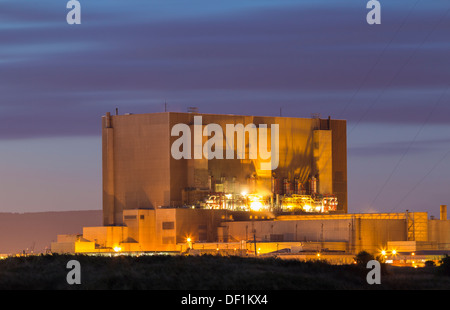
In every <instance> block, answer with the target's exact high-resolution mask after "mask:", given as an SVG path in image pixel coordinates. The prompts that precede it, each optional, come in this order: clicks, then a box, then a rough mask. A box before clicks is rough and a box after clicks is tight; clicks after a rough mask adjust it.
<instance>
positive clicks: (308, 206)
mask: <svg viewBox="0 0 450 310" xmlns="http://www.w3.org/2000/svg"><path fill="white" fill-rule="evenodd" d="M303 209H305V211H306V212H309V211H311V206H310V205H305V206H304V207H303Z"/></svg>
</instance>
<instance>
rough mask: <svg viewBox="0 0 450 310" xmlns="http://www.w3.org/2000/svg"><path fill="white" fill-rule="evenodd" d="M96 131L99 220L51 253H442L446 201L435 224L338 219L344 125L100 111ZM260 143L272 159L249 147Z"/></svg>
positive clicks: (409, 215) (423, 216)
mask: <svg viewBox="0 0 450 310" xmlns="http://www.w3.org/2000/svg"><path fill="white" fill-rule="evenodd" d="M210 125H212V127H209V126H210ZM240 125H242V126H241V127H239V126H240ZM227 126H228V127H227ZM230 126H231V127H230ZM211 128H212V129H214V130H211ZM227 129H228V130H227ZM239 129H241V131H239ZM261 129H262V130H267V132H268V133H269V134H268V135H267V136H266V137H265V138H267V140H266V141H265V143H264V139H262V140H258V139H259V137H260V136H261V133H262V132H263V131H261ZM220 130H223V132H220ZM252 130H254V131H252ZM213 131H214V135H213V134H212V133H213ZM230 131H231V134H230ZM276 131H277V132H278V135H272V133H274V132H276ZM240 134H243V135H241V138H242V139H241V140H239V139H240V138H239V135H240ZM252 134H255V135H256V137H257V138H258V139H255V140H252V139H251V137H252ZM102 135H103V216H104V223H103V224H104V225H103V226H100V227H85V228H84V229H83V234H82V235H73V236H70V235H69V236H67V235H61V236H58V242H55V243H53V244H52V251H54V252H58V253H64V252H71V253H112V252H127V253H142V252H155V251H156V252H161V251H166V252H175V253H180V252H184V251H186V250H187V249H190V251H191V253H194V252H197V253H200V252H211V251H212V252H220V253H228V254H230V253H231V254H240V255H265V254H270V253H272V254H274V253H276V254H277V255H281V254H280V253H284V254H285V256H286V255H287V256H289V257H297V258H308V255H310V256H311V255H312V257H315V255H316V254H317V253H321V255H322V257H323V255H328V257H327V259H328V260H330V261H335V262H340V263H342V262H346V263H348V262H351V260H352V257H353V256H354V255H355V254H356V253H358V252H359V251H362V250H365V251H368V252H371V253H374V254H375V253H378V252H379V251H380V250H381V249H389V248H391V249H392V248H396V249H398V250H399V251H401V250H404V251H406V252H408V251H409V252H411V251H431V250H434V251H436V250H439V251H441V252H442V251H450V221H449V220H447V210H446V207H445V206H441V217H440V219H429V218H428V214H427V213H425V212H404V213H382V214H349V213H348V210H347V153H346V122H345V121H343V120H333V119H330V118H328V119H320V118H311V119H303V118H288V117H257V116H236V115H211V114H198V113H155V114H140V115H111V114H109V113H107V114H106V115H105V116H104V117H103V118H102ZM263 136H264V135H263ZM212 138H216V139H215V140H214V142H215V143H214V144H213V147H212V144H211V143H210V142H211V141H212V140H211V139H212ZM180 139H181V140H180ZM274 140H276V141H274ZM208 141H209V142H208ZM252 141H253V142H252ZM255 141H257V143H254V142H255ZM196 142H197V143H196ZM219 142H220V143H219ZM275 142H276V143H275ZM261 143H262V145H263V150H264V147H266V149H267V150H268V148H267V147H268V146H270V152H269V153H270V155H271V156H270V158H269V157H267V156H261V155H262V154H263V152H262V150H261V149H259V148H255V149H254V148H253V147H255V145H254V144H257V145H258V146H259V145H261ZM197 147H200V148H199V149H197ZM211 153H214V154H215V155H216V158H211V157H210V156H209V155H210V154H211ZM252 153H257V155H256V156H252ZM276 153H277V154H276ZM220 154H222V157H223V159H220V157H221V156H220ZM239 154H240V155H239ZM217 157H219V158H217ZM274 157H276V162H275V163H276V164H275V165H274V161H273V158H274ZM268 162H269V163H270V164H271V165H270V168H274V169H267V167H269V166H267V165H265V166H264V164H267V163H268ZM264 167H265V168H264ZM263 168H264V169H263ZM330 201H331V202H333V203H330ZM309 258H310V257H309Z"/></svg>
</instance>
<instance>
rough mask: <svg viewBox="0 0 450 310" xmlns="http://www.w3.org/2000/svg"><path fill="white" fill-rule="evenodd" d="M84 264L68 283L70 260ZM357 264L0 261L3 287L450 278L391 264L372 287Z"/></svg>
mask: <svg viewBox="0 0 450 310" xmlns="http://www.w3.org/2000/svg"><path fill="white" fill-rule="evenodd" d="M73 259H76V260H78V261H79V262H80V266H81V284H80V285H69V284H68V283H67V281H66V276H67V274H68V272H69V271H70V269H67V268H66V265H67V262H69V261H70V260H73ZM368 271H369V270H368V269H365V268H363V267H360V266H357V265H346V266H336V265H329V264H326V263H324V262H299V261H288V260H280V259H255V258H242V257H222V256H197V257H196V256H141V257H129V256H118V257H92V256H66V255H41V256H30V257H13V258H7V259H4V260H1V261H0V289H1V290H74V289H78V290H79V289H82V290H366V289H370V290H374V289H386V290H405V289H408V290H431V289H433V290H437V289H450V277H449V276H445V275H442V274H441V273H439V272H438V271H439V269H438V268H437V267H427V268H417V269H414V268H405V267H401V268H400V267H397V268H394V267H392V266H386V268H385V272H383V274H382V276H381V285H369V284H367V282H366V275H367V272H368Z"/></svg>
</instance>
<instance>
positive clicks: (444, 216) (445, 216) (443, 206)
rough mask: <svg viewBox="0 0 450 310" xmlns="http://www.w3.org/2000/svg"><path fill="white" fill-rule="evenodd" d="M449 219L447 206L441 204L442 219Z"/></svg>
mask: <svg viewBox="0 0 450 310" xmlns="http://www.w3.org/2000/svg"><path fill="white" fill-rule="evenodd" d="M445 220H447V206H446V205H441V221H445Z"/></svg>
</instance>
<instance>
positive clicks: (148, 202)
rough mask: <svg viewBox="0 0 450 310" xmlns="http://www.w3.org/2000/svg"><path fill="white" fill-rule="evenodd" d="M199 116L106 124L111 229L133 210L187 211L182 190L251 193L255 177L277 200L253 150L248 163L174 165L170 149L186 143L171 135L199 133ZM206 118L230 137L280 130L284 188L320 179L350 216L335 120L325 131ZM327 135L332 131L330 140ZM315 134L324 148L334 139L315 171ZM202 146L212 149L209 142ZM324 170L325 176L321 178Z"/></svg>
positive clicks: (280, 120) (284, 121)
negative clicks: (179, 127)
mask: <svg viewBox="0 0 450 310" xmlns="http://www.w3.org/2000/svg"><path fill="white" fill-rule="evenodd" d="M194 116H195V115H194V114H192V113H172V112H171V113H154V114H137V115H113V116H108V115H107V116H104V117H103V118H102V135H103V140H102V141H103V142H102V143H103V146H102V147H103V149H102V150H103V212H104V213H103V215H104V221H103V223H104V225H121V224H123V222H122V219H123V210H126V209H149V208H158V207H160V206H166V207H172V206H180V205H182V204H183V190H185V189H186V188H189V187H199V188H203V189H204V188H207V189H208V187H209V186H210V184H211V182H221V181H227V183H226V184H231V182H233V184H234V186H236V187H238V188H239V189H240V190H242V189H244V188H245V187H248V186H250V185H249V179H250V177H251V176H257V179H256V183H255V184H256V186H257V188H258V190H260V191H263V190H265V191H268V192H270V190H271V187H272V182H271V171H263V170H261V169H260V165H261V162H263V161H262V160H260V159H255V160H252V159H248V154H249V153H248V152H249V150H248V146H247V148H246V155H247V157H246V158H245V159H237V155H236V154H235V158H236V159H227V160H220V159H212V160H205V159H200V160H196V159H195V160H194V159H192V160H189V159H180V160H176V159H174V158H172V156H171V152H170V150H171V145H172V143H173V142H175V141H176V140H177V139H178V138H179V137H177V136H174V137H171V128H172V127H173V126H174V125H176V124H179V123H183V124H187V125H189V126H191V128H193V127H194V126H193V120H194ZM201 116H202V123H203V125H207V124H211V123H215V124H218V125H220V126H221V127H222V128H223V130H224V132H225V128H226V125H227V124H243V125H244V126H245V125H248V124H255V125H256V126H257V127H258V126H259V125H261V124H265V125H267V127H268V128H270V127H271V125H273V124H278V125H279V130H280V136H279V137H280V139H279V140H280V141H279V151H280V154H279V167H278V168H277V169H276V170H275V171H274V172H275V174H276V176H277V178H278V180H279V182H282V180H283V179H284V178H288V179H289V180H290V181H291V182H293V180H294V178H298V179H299V180H300V182H302V183H303V184H304V185H305V187H306V188H308V187H309V185H308V178H309V177H310V176H311V175H315V174H316V173H317V172H318V173H319V180H322V183H320V181H319V184H320V185H319V186H320V189H321V190H322V191H327V193H322V194H329V193H328V191H331V190H335V191H336V194H337V196H338V199H339V206H338V209H339V210H340V211H341V212H344V213H346V212H347V158H346V147H347V145H346V122H345V121H341V120H330V121H329V122H328V121H327V122H326V126H325V127H324V125H323V124H322V121H321V120H319V119H300V118H287V117H257V116H236V115H214V114H201ZM203 127H204V126H203ZM203 127H202V128H203ZM328 129H329V130H330V131H329V132H327V133H325V132H326V131H328ZM315 130H319V131H320V132H322V135H321V136H323V137H322V138H324V139H321V141H322V140H323V141H325V136H327V137H328V139H326V141H325V142H327V143H325V144H326V146H327V148H326V150H327V154H328V155H327V156H328V157H327V158H325V157H323V158H322V159H326V160H325V161H323V160H322V159H321V160H319V162H318V163H320V165H319V166H320V167H316V166H315V165H314V158H313V139H314V137H313V133H314V131H315ZM330 132H331V136H330ZM225 136H226V135H225V134H224V147H225V146H226V139H225ZM269 137H270V132H269ZM192 139H193V137H192ZM202 139H203V140H202V141H203V142H206V140H207V139H209V137H203V138H202ZM236 140H237V139H236ZM330 140H331V148H330ZM270 142H271V141H270V140H269V142H268V143H269V145H270ZM325 144H324V145H325ZM323 149H325V148H323ZM235 150H236V151H237V143H235ZM330 152H331V154H332V156H331V157H332V162H331V163H330V162H329V156H330ZM318 169H320V170H321V171H315V170H318ZM210 177H211V178H210Z"/></svg>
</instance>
